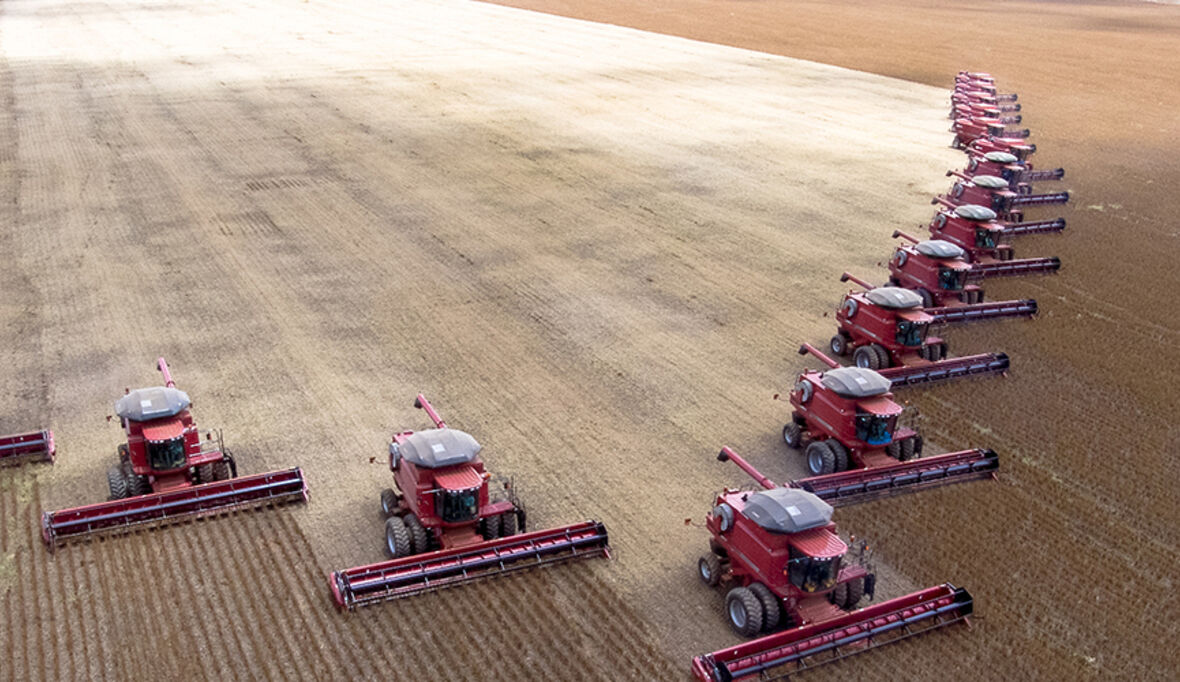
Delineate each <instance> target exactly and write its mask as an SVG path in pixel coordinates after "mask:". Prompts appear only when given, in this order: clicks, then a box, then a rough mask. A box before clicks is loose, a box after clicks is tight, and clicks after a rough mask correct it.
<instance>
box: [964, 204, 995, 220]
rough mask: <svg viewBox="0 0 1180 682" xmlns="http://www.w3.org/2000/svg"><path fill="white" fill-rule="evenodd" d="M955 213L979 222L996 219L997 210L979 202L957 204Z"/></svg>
mask: <svg viewBox="0 0 1180 682" xmlns="http://www.w3.org/2000/svg"><path fill="white" fill-rule="evenodd" d="M955 215H957V216H959V217H960V218H966V219H967V220H975V221H978V222H987V221H989V220H995V219H996V212H995V211H993V210H991V209H990V208H988V207H986V206H980V205H979V204H963V205H962V206H957V207H955Z"/></svg>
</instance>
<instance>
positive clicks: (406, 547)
mask: <svg viewBox="0 0 1180 682" xmlns="http://www.w3.org/2000/svg"><path fill="white" fill-rule="evenodd" d="M385 552H386V554H388V555H389V556H390V557H391V558H394V559H400V558H401V557H404V556H410V554H411V553H412V552H413V548H412V547H411V546H410V529H409V528H407V527H406V522H405V521H402V519H401V517H400V516H391V517H389V518H388V519H386V521H385Z"/></svg>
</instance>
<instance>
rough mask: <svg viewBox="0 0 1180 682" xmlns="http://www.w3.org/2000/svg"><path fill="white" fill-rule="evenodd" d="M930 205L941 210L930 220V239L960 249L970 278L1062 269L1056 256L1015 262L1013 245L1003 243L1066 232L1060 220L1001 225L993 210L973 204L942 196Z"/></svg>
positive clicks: (1029, 273) (1063, 223)
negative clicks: (969, 270) (940, 206)
mask: <svg viewBox="0 0 1180 682" xmlns="http://www.w3.org/2000/svg"><path fill="white" fill-rule="evenodd" d="M932 203H936V204H941V205H942V207H943V208H941V209H939V210H938V212H937V213H935V214H934V218H933V219H931V221H930V237H931V238H932V239H937V240H942V241H947V242H950V243H951V244H954V245H955V246H958V247H959V248H961V249H963V251H964V252H965V253H966V258H967V260H968V261H970V262H971V263H972V266H973V267H972V277H980V278H986V277H1005V276H1014V275H1037V274H1050V273H1054V272H1056V271H1057V270H1059V269H1060V268H1061V260H1060V259H1059V258H1057V257H1049V258H1025V259H1021V260H1015V259H1014V256H1015V253H1014V252H1013V250H1012V246H1011V245H1009V244H1006V243H1004V241H1003V240H1005V239H1008V238H1011V237H1018V236H1024V235H1030V234H1049V233H1056V232H1061V231H1062V230H1063V229H1065V221H1064V220H1063V219H1061V218H1058V219H1056V220H1045V221H1038V222H1027V223H1015V224H1011V223H1002V222H999V221H997V220H996V217H997V214H996V212H995V211H993V210H991V209H990V208H987V207H986V206H979V205H976V204H961V205H957V204H955V203H953V202H951V201H947V200H946V199H945V198H943V197H939V198H936V199H934V200H933V202H932Z"/></svg>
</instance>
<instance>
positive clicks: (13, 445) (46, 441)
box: [0, 429, 57, 467]
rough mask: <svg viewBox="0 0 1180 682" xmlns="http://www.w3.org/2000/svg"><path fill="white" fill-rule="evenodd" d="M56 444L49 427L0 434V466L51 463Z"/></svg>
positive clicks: (54, 455) (55, 454) (55, 453)
mask: <svg viewBox="0 0 1180 682" xmlns="http://www.w3.org/2000/svg"><path fill="white" fill-rule="evenodd" d="M56 456H57V446H56V445H54V443H53V432H52V431H50V430H49V429H44V430H42V431H33V432H32V433H14V434H10V435H7V436H0V467H5V466H18V465H21V464H25V463H27V462H49V463H50V464H52V463H53V460H54V457H56Z"/></svg>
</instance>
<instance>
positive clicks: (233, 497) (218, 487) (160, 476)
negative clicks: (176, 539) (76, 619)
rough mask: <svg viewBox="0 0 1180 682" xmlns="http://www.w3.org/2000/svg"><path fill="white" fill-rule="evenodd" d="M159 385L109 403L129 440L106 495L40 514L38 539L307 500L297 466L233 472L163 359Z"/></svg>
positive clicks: (55, 540)
mask: <svg viewBox="0 0 1180 682" xmlns="http://www.w3.org/2000/svg"><path fill="white" fill-rule="evenodd" d="M156 367H157V369H159V370H160V372H161V373H162V374H163V376H164V382H165V385H164V386H163V387H152V388H141V389H137V390H135V391H130V390H129V391H127V394H126V395H124V396H123V397H122V398H120V399H119V400H118V402H116V403H115V412H116V414H117V415H118V416H119V419H120V421H121V424H122V426H123V430H124V432H125V433H126V435H127V442H126V443H123V444H121V445H120V446H119V447H118V455H119V464H118V465H117V466H114V467H112V468H110V469H109V470H108V471H107V488H108V491H109V496H108V501H107V502H101V503H98V504H92V505H86V506H83V507H75V508H71V509H64V510H61V511H55V512H44V513H43V514H42V516H41V526H42V529H41V530H42V533H41V534H42V537H43V539H44V540H45V544H46V545H47V546H48V547H49V548H50V549H51V550H52V549H54V548H55V547H56V545H57V544H59V543H61V542H65V541H69V540H74V539H80V538H84V537H90V536H94V535H100V534H114V533H120V532H125V531H127V530H130V529H132V528H138V527H143V526H148V525H150V526H159V525H165V524H168V523H174V522H177V521H179V520H182V519H184V518H186V517H191V516H203V515H209V514H213V513H221V512H225V511H228V510H231V509H243V508H247V507H257V506H263V505H275V504H280V503H285V502H293V501H304V502H305V501H307V484H306V482H305V481H304V478H303V472H302V470H300V469H298V468H296V469H290V470H286V471H280V472H271V473H269V474H259V475H255V476H248V477H243V478H237V463H236V462H235V460H234V458H233V455H232V454H231V453H230V452H229V451H228V450H227V449H225V447H224V445H223V443H222V438H221V434H220V432H218V434H217V437H216V439H214V436H213V433H212V432H210V433H207V434H206V438H205V439H204V440H202V439H201V437H200V432H199V431H198V429H197V426H196V424H195V423H194V421H193V416H192V412H191V411H190V410H189V407H190V405H191V404H192V401H191V400H190V399H189V397H188V394H186V393H185V392H184V391H181V390H179V389H177V388H176V383H175V382H174V381H173V380H172V374H171V373H170V372H169V370H168V364H167V363H166V362H165V361H164V358H159V359H158V360H157V361H156Z"/></svg>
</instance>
